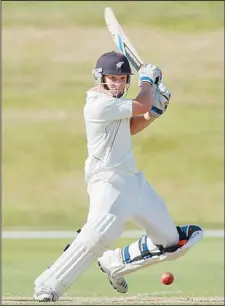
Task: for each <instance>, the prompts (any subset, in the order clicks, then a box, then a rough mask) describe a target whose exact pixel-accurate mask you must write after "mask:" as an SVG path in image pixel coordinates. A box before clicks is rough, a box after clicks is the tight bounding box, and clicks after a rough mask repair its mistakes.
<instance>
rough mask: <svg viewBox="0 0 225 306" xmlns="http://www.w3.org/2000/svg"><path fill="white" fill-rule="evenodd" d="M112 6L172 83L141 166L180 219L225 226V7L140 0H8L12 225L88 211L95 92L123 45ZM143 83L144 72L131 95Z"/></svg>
mask: <svg viewBox="0 0 225 306" xmlns="http://www.w3.org/2000/svg"><path fill="white" fill-rule="evenodd" d="M106 4H107V5H109V6H112V7H113V8H114V9H115V12H116V14H117V15H118V19H119V20H120V21H121V24H122V25H123V27H124V30H125V32H126V33H127V35H128V37H130V39H131V41H132V42H133V43H134V45H135V46H136V47H137V50H138V52H139V53H140V55H141V56H142V57H143V58H144V59H146V60H147V61H150V62H154V63H156V64H158V65H159V66H160V67H162V69H163V77H164V80H165V83H166V84H167V85H168V87H169V88H170V90H171V91H172V99H171V105H170V106H169V108H168V111H167V113H166V114H165V115H164V116H163V117H162V118H160V119H159V120H158V122H155V123H154V124H153V125H152V126H151V127H149V129H147V130H145V131H144V132H143V133H141V134H140V135H137V136H135V137H134V138H133V144H134V153H135V157H136V162H137V166H138V168H140V169H141V170H143V169H144V174H145V176H146V178H147V179H148V181H149V182H150V183H151V184H152V185H153V186H154V187H155V188H156V189H157V191H158V192H159V193H160V194H161V196H162V197H163V198H164V200H165V201H166V203H167V204H168V209H169V211H170V212H171V215H172V217H173V219H174V220H175V222H176V223H187V222H193V223H200V224H201V225H202V226H203V227H215V228H220V227H223V225H224V217H223V216H224V205H223V203H224V190H223V189H224V172H223V168H224V45H223V41H224V28H223V20H224V13H223V5H224V3H223V2H220V1H211V2H210V1H203V2H200V1H199V2H198V1H196V2H194V1H190V2H182V1H178V2H173V1H169V2H154V1H153V2H138V3H136V2H130V3H129V9H131V8H132V9H133V10H134V11H135V15H132V14H128V13H127V6H128V3H127V2H118V3H117V2H104V3H103V2H102V3H101V2H95V3H94V6H93V5H92V6H91V7H90V3H88V2H84V3H81V2H66V1H58V2H30V3H28V2H18V3H17V2H3V3H2V7H3V21H2V27H3V31H2V33H3V35H2V42H3V50H2V58H3V61H2V62H3V69H2V91H3V92H2V102H3V103H2V111H3V123H2V136H3V141H2V145H3V149H2V169H3V182H2V188H3V193H2V204H3V205H2V209H3V218H2V221H3V228H4V229H6V228H46V229H47V228H58V229H64V228H65V229H74V228H76V227H80V226H82V224H83V223H84V221H85V219H86V214H87V211H88V197H87V193H86V186H85V182H84V173H83V168H84V161H85V158H86V139H85V130H84V122H83V105H84V102H85V92H86V90H87V89H88V88H89V87H91V86H92V85H93V79H92V76H91V70H92V69H93V67H94V65H95V62H96V59H97V58H98V57H99V55H100V54H101V53H103V52H106V51H109V50H112V49H115V50H116V48H115V46H114V45H113V42H112V39H111V37H110V35H109V33H108V31H107V29H106V27H105V25H104V20H103V7H104V6H106ZM146 38H147V39H146ZM215 46H216V48H215ZM137 90H138V88H137V78H136V77H134V78H133V83H132V86H131V88H130V92H129V95H128V96H129V97H133V96H134V95H135V94H136V93H137ZM128 226H129V227H130V226H131V225H130V224H128Z"/></svg>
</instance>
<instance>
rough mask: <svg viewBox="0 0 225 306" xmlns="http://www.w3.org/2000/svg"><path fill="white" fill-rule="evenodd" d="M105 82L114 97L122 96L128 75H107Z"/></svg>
mask: <svg viewBox="0 0 225 306" xmlns="http://www.w3.org/2000/svg"><path fill="white" fill-rule="evenodd" d="M105 82H106V85H107V86H108V88H109V90H110V91H111V93H112V95H113V96H114V97H117V96H118V97H120V96H121V95H122V94H123V93H124V90H125V87H126V85H127V75H111V74H108V75H105Z"/></svg>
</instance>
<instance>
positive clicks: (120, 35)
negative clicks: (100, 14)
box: [104, 7, 143, 71]
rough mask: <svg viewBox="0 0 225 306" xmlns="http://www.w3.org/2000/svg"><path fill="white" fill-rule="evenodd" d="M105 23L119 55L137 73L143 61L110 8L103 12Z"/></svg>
mask: <svg viewBox="0 0 225 306" xmlns="http://www.w3.org/2000/svg"><path fill="white" fill-rule="evenodd" d="M104 17H105V23H106V25H107V27H108V30H109V32H110V34H111V36H112V39H113V41H114V43H115V44H116V46H117V47H118V49H119V50H120V52H121V53H123V54H124V55H125V56H126V57H127V59H128V61H129V62H130V64H131V65H132V66H133V68H134V69H135V70H136V71H139V70H140V68H141V66H142V65H143V61H142V60H141V58H140V57H139V55H138V54H137V52H136V50H135V49H134V47H133V45H132V44H131V42H130V41H129V39H128V37H127V36H126V34H125V33H124V31H123V30H122V28H121V26H120V24H119V22H118V21H117V19H116V16H115V15H114V13H113V10H112V9H111V8H110V7H107V8H105V12H104Z"/></svg>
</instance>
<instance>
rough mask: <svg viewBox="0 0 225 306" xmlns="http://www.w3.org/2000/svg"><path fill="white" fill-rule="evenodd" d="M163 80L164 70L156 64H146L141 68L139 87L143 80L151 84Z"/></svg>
mask: <svg viewBox="0 0 225 306" xmlns="http://www.w3.org/2000/svg"><path fill="white" fill-rule="evenodd" d="M161 80H162V71H161V69H160V68H158V67H157V66H155V65H152V64H145V65H143V66H142V68H141V69H140V70H139V80H138V85H139V87H140V86H141V84H142V83H143V82H148V83H150V84H157V83H159V82H160V81H161Z"/></svg>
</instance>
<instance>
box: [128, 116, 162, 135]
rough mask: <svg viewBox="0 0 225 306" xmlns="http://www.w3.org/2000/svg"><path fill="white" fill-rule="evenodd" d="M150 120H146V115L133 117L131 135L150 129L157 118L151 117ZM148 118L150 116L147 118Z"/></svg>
mask: <svg viewBox="0 0 225 306" xmlns="http://www.w3.org/2000/svg"><path fill="white" fill-rule="evenodd" d="M149 116H150V118H149V119H147V120H146V115H139V116H135V117H132V118H131V120H130V133H131V135H135V134H137V133H139V132H141V131H143V130H144V129H145V128H146V127H148V126H149V125H150V124H151V123H152V122H153V121H154V120H155V119H156V118H155V117H154V116H152V115H151V114H150V115H149ZM147 118H148V116H147Z"/></svg>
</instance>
